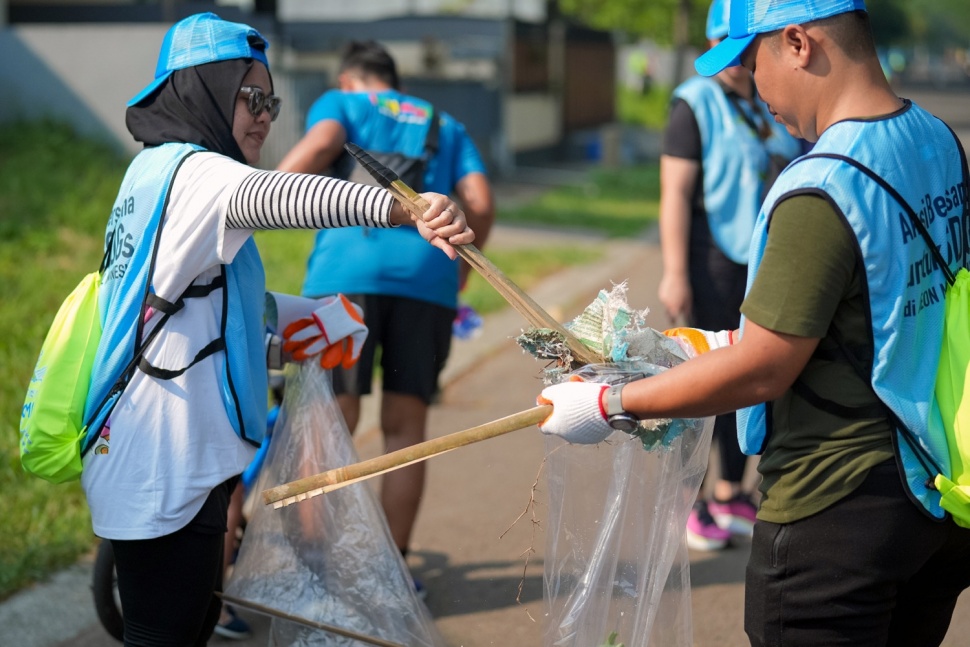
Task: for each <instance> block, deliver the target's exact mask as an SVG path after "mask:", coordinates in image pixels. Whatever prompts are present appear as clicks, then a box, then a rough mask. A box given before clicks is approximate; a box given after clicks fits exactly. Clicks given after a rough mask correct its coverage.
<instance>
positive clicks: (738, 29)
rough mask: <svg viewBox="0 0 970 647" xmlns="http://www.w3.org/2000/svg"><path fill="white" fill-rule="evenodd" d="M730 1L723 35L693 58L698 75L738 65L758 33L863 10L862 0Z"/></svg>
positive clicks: (706, 74)
mask: <svg viewBox="0 0 970 647" xmlns="http://www.w3.org/2000/svg"><path fill="white" fill-rule="evenodd" d="M715 4H717V2H716V1H715ZM730 5H731V7H730V11H729V20H728V34H727V38H725V39H724V40H722V41H721V42H720V43H718V44H717V46H716V47H712V48H711V49H710V50H709V51H708V52H707V53H705V54H704V55H702V56H700V57H699V58H698V59H697V60H696V61H694V69H696V70H697V73H698V74H700V75H702V76H714V75H715V74H717V73H718V72H720V71H721V70H723V69H724V68H726V67H733V66H735V65H741V55H742V54H743V53H744V50H745V49H747V48H748V45H750V44H751V41H753V40H754V39H755V36H757V35H758V34H766V33H768V32H772V31H775V30H777V29H781V28H783V27H786V26H787V25H804V24H805V23H808V22H812V21H813V20H821V19H822V18H828V17H830V16H836V15H838V14H841V13H848V12H850V11H865V10H866V3H865V1H864V0H744V1H740V0H735V1H734V2H732V3H730Z"/></svg>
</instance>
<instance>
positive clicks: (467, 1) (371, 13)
mask: <svg viewBox="0 0 970 647" xmlns="http://www.w3.org/2000/svg"><path fill="white" fill-rule="evenodd" d="M448 14H451V15H456V16H464V17H467V18H506V17H514V18H518V19H519V20H526V21H530V22H540V21H542V20H543V19H545V16H546V5H545V0H457V1H456V0H366V1H364V2H347V1H346V0H279V4H278V7H277V15H278V16H279V18H280V20H284V21H299V20H333V21H342V20H379V19H381V18H390V17H397V16H415V15H420V16H428V15H435V16H438V15H448Z"/></svg>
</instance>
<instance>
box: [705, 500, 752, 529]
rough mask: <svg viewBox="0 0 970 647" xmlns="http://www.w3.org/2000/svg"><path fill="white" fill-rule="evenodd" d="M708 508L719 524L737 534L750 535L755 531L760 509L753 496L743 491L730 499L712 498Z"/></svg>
mask: <svg viewBox="0 0 970 647" xmlns="http://www.w3.org/2000/svg"><path fill="white" fill-rule="evenodd" d="M708 509H709V510H710V512H711V515H712V516H713V517H714V520H715V521H717V525H718V526H720V527H721V528H724V529H725V530H727V531H729V532H731V533H733V534H735V535H741V536H744V537H750V536H751V533H752V532H753V531H754V521H755V517H756V516H757V514H758V509H757V508H756V507H755V505H754V503H753V502H752V501H751V497H749V496H748V495H747V494H744V493H743V492H742V493H741V494H738V495H736V496H735V497H733V498H731V499H730V500H728V501H718V500H717V499H711V501H710V503H709V504H708Z"/></svg>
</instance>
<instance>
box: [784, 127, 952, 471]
mask: <svg viewBox="0 0 970 647" xmlns="http://www.w3.org/2000/svg"><path fill="white" fill-rule="evenodd" d="M950 132H951V133H953V131H952V129H951V130H950ZM953 137H954V140H955V141H956V143H957V148H958V150H959V151H960V161H961V162H962V164H963V169H962V170H963V180H964V186H965V187H966V188H970V185H968V184H967V182H968V178H970V175H968V172H967V161H966V154H965V153H964V151H963V147H962V146H961V145H960V141H959V139H958V138H957V137H956V134H953ZM811 158H828V159H834V160H838V161H840V162H845V163H846V164H849V165H850V166H852V167H854V168H856V169H858V170H859V171H861V172H862V173H864V174H865V175H866V176H867V177H869V178H870V179H872V180H873V181H874V182H876V184H878V185H879V186H881V187H882V188H883V189H884V190H885V191H886V192H887V193H889V195H891V196H892V197H893V199H894V200H896V202H898V203H899V205H900V206H901V207H902V208H903V210H904V211H905V212H906V213H907V214H908V215H909V218H910V220H912V222H913V226H914V227H916V229H917V231H919V233H920V235H921V236H922V237H923V240H924V241H925V242H926V246H927V247H929V249H930V252H931V253H932V254H933V258H934V259H935V260H936V262H937V264H938V265H939V266H940V269H941V270H942V271H943V273H944V275H945V276H946V280H947V282H948V283H949V284H951V285H952V284H953V282H954V280H955V276H954V274H953V271H952V270H950V267H949V265H947V263H946V260H945V259H944V258H943V255H942V254H941V253H940V250H939V249H938V248H937V247H936V244H935V243H934V242H933V239H932V238H931V237H930V234H929V232H928V231H927V230H926V227H925V226H924V225H923V222H922V221H921V220H920V219H919V217H918V216H917V215H916V212H915V211H913V208H912V207H910V206H909V203H907V202H906V201H905V200H904V199H903V197H902V196H901V195H900V194H899V192H898V191H897V190H896V189H895V188H894V187H893V186H892V185H890V184H889V182H887V181H886V180H885V179H883V177H882V176H881V175H879V174H878V173H876V172H875V171H873V170H872V169H870V168H869V167H868V166H866V165H865V164H862V163H861V162H859V161H857V160H855V159H853V158H851V157H847V156H845V155H837V154H834V153H810V154H808V155H805V156H803V157H801V158H800V159H798V160H797V161H798V162H801V161H803V160H805V159H811ZM964 195H965V196H966V193H965V194H964ZM967 213H968V205H967V202H966V200H964V209H963V215H964V221H966V216H967ZM964 240H966V239H965V238H964ZM829 335H830V336H831V337H832V338H833V339H834V340H835V341H836V343H837V344H838V345H839V348H840V349H841V350H842V355H843V356H844V357H845V359H846V360H847V361H848V362H849V364H851V365H852V368H853V369H855V372H856V373H857V374H858V375H859V377H861V378H862V380H863V381H864V382H865V383H866V384H868V385H869V387H870V388H872V382H871V381H870V378H869V371H867V370H866V369H865V367H864V366H863V365H862V362H860V361H859V359H858V358H857V357H856V356H855V355H854V354H853V353H852V352H851V351H850V350H849V348H848V346H847V344H846V343H845V340H844V339H843V338H842V336H841V334H839V332H838V330H836V329H835V327H834V326H833V327H831V328H830V329H829ZM873 393H875V389H873ZM803 397H804V396H803ZM876 397H877V398H878V399H879V401H880V403H882V406H883V414H884V415H887V416H888V417H889V419H890V420H891V421H892V423H893V425H894V426H895V428H896V429H897V430H899V433H901V434H902V436H903V438H905V439H906V444H907V445H909V447H910V449H912V450H913V455H914V456H916V459H917V460H918V461H919V462H920V464H921V465H922V466H923V469H924V470H926V472H927V474H930V475H931V477H932V475H933V474H942V473H943V470H942V469H940V467H939V465H937V463H936V460H935V459H934V458H933V457H932V456H931V455H930V453H929V452H928V451H926V450H925V449H923V446H922V445H920V443H919V441H918V440H917V439H916V437H915V436H914V434H913V432H912V431H910V430H909V428H908V427H907V426H906V425H904V424H903V421H902V420H900V419H899V417H898V416H897V415H896V414H895V413H894V412H893V411H892V409H890V408H889V407H888V406H886V404H885V403H883V402H882V398H879V394H878V393H877V394H876ZM825 402H826V403H828V405H827V406H832V405H834V406H839V405H836V403H833V402H830V401H828V400H826V401H825ZM823 410H831V409H824V408H823ZM927 487H930V484H929V482H928V484H927Z"/></svg>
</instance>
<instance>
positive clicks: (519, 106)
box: [502, 93, 562, 153]
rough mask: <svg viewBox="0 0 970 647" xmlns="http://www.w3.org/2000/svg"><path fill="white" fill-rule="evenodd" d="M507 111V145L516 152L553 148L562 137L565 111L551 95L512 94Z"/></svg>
mask: <svg viewBox="0 0 970 647" xmlns="http://www.w3.org/2000/svg"><path fill="white" fill-rule="evenodd" d="M503 110H504V114H503V115H502V120H503V123H505V124H506V129H507V133H506V134H507V137H508V139H507V146H508V148H509V150H510V151H511V152H513V153H518V152H521V151H528V150H532V149H535V148H542V147H544V146H552V145H553V144H556V143H558V142H559V140H560V139H561V138H562V114H561V108H560V106H559V102H558V101H556V99H555V97H553V96H552V95H550V94H542V93H533V94H513V95H508V96H507V97H506V99H505V101H504V105H503Z"/></svg>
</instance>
